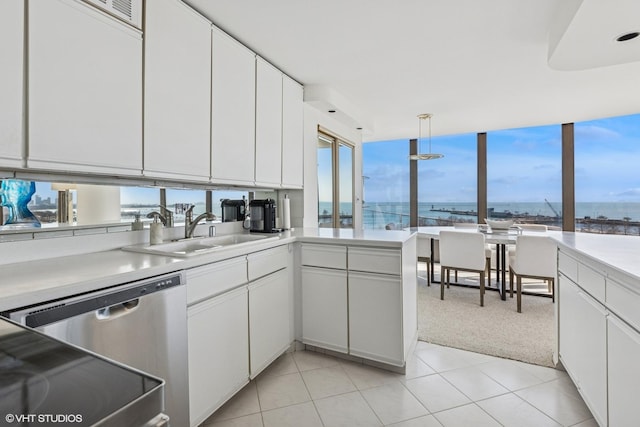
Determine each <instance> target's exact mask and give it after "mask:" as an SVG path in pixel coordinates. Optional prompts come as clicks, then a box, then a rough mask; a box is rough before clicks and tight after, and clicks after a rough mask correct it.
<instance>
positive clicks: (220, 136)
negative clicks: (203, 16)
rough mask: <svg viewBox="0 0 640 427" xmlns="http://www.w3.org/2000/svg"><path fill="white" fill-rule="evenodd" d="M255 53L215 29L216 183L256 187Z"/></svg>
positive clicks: (213, 152) (213, 139)
mask: <svg viewBox="0 0 640 427" xmlns="http://www.w3.org/2000/svg"><path fill="white" fill-rule="evenodd" d="M255 79H256V58H255V54H254V53H253V52H251V51H250V50H249V49H247V48H246V47H244V46H242V45H241V44H240V43H238V42H237V41H236V40H234V39H232V38H231V37H229V36H228V35H227V34H225V33H224V32H222V31H221V30H220V29H218V28H215V27H213V76H212V98H211V105H212V113H211V114H212V116H211V175H212V178H211V179H212V181H213V182H214V183H222V184H240V185H252V186H253V184H254V160H255V114H256V112H255V105H256V104H255V103H256V96H255V95H256V85H255V83H256V81H255Z"/></svg>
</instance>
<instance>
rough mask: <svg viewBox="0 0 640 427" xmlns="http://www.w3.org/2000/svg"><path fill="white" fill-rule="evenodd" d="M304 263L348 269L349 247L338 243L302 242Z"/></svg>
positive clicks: (313, 265) (312, 265)
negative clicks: (317, 243)
mask: <svg viewBox="0 0 640 427" xmlns="http://www.w3.org/2000/svg"><path fill="white" fill-rule="evenodd" d="M301 250H302V265H308V266H311V267H326V268H336V269H340V270H346V269H347V247H346V246H336V245H315V244H309V243H303V244H302V248H301Z"/></svg>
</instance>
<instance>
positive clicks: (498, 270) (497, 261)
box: [496, 243, 502, 289]
mask: <svg viewBox="0 0 640 427" xmlns="http://www.w3.org/2000/svg"><path fill="white" fill-rule="evenodd" d="M501 249H502V248H501V245H500V244H499V243H496V285H497V286H498V289H499V288H500V259H501V258H500V250H501Z"/></svg>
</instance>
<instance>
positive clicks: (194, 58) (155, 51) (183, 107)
mask: <svg viewBox="0 0 640 427" xmlns="http://www.w3.org/2000/svg"><path fill="white" fill-rule="evenodd" d="M144 43H145V45H144V46H145V71H144V73H145V74H144V76H145V80H144V89H145V91H144V174H145V175H146V176H157V177H167V178H172V177H173V178H178V179H186V180H195V181H208V180H209V177H210V150H211V148H210V131H211V22H209V21H208V20H206V19H205V18H203V17H202V16H201V15H199V14H198V13H196V12H195V11H193V10H192V9H191V8H189V7H188V6H186V5H185V4H184V3H182V2H181V1H179V0H153V1H150V2H147V7H146V11H145V41H144Z"/></svg>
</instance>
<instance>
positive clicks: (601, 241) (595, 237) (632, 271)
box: [553, 232, 640, 281]
mask: <svg viewBox="0 0 640 427" xmlns="http://www.w3.org/2000/svg"><path fill="white" fill-rule="evenodd" d="M553 238H554V239H555V240H556V241H557V242H558V244H559V245H560V247H564V248H566V249H569V250H572V251H575V252H577V253H578V254H580V255H582V256H585V257H587V258H590V259H591V260H592V261H594V262H596V263H599V264H601V265H602V266H603V267H604V268H608V269H613V270H614V271H616V272H617V273H621V274H623V275H626V276H628V277H629V278H630V279H634V280H639V281H640V236H622V235H616V234H592V233H570V232H562V233H558V234H556V235H554V236H553Z"/></svg>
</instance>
